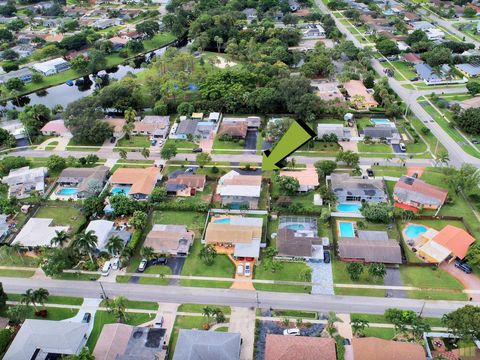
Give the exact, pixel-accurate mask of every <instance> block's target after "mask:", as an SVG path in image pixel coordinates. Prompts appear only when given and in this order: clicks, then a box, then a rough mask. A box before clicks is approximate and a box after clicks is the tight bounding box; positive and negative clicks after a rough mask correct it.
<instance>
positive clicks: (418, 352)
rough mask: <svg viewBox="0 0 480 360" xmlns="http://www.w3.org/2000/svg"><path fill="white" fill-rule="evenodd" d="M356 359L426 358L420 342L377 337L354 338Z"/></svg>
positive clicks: (422, 359) (413, 359) (411, 359)
mask: <svg viewBox="0 0 480 360" xmlns="http://www.w3.org/2000/svg"><path fill="white" fill-rule="evenodd" d="M352 349H353V356H354V358H355V360H399V359H405V360H406V359H408V360H425V358H426V355H425V350H424V349H423V347H422V346H421V345H420V344H417V343H414V342H406V341H393V340H383V339H380V338H376V337H363V338H358V337H354V338H352Z"/></svg>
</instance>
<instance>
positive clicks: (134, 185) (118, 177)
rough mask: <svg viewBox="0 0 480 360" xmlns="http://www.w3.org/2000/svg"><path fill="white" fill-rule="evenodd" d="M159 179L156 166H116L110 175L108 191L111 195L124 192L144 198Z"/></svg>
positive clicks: (136, 197)
mask: <svg viewBox="0 0 480 360" xmlns="http://www.w3.org/2000/svg"><path fill="white" fill-rule="evenodd" d="M160 179H161V175H160V169H159V168H158V167H154V166H152V167H148V168H144V169H143V168H118V169H117V170H116V171H115V172H114V173H113V175H112V176H111V177H110V185H111V190H110V193H111V194H112V195H116V194H124V195H127V196H130V197H132V198H134V199H137V200H145V199H147V198H148V196H149V195H150V194H151V193H152V191H153V188H154V187H155V185H157V183H158V181H160Z"/></svg>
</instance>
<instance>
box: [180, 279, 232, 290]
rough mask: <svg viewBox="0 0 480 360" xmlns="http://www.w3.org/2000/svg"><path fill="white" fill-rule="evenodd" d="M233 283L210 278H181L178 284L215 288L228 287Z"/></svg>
mask: <svg viewBox="0 0 480 360" xmlns="http://www.w3.org/2000/svg"><path fill="white" fill-rule="evenodd" d="M232 285H233V281H232V282H230V281H212V280H189V279H181V280H180V286H184V287H205V288H216V289H228V288H230V287H231V286H232Z"/></svg>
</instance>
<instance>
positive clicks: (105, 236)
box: [85, 219, 130, 251]
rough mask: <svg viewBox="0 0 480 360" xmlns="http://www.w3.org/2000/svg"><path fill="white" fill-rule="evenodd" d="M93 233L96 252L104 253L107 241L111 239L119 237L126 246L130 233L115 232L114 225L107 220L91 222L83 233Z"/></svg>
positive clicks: (124, 231)
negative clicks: (95, 241) (95, 238)
mask: <svg viewBox="0 0 480 360" xmlns="http://www.w3.org/2000/svg"><path fill="white" fill-rule="evenodd" d="M88 231H93V233H94V234H95V236H96V237H97V250H99V251H106V250H107V243H108V240H109V239H110V238H112V237H119V238H120V239H122V240H123V242H124V243H125V244H126V243H127V242H128V241H129V240H130V233H129V232H128V231H126V230H117V229H116V228H115V223H114V222H113V221H108V220H102V219H100V220H92V221H90V223H89V224H88V226H87V228H86V229H85V232H88Z"/></svg>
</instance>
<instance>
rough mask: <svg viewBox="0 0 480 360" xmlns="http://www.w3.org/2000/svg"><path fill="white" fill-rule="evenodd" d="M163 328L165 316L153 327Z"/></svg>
mask: <svg viewBox="0 0 480 360" xmlns="http://www.w3.org/2000/svg"><path fill="white" fill-rule="evenodd" d="M162 326H163V316H160V319H158V321H157V322H155V325H153V327H154V328H157V329H160V328H161V327H162Z"/></svg>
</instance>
